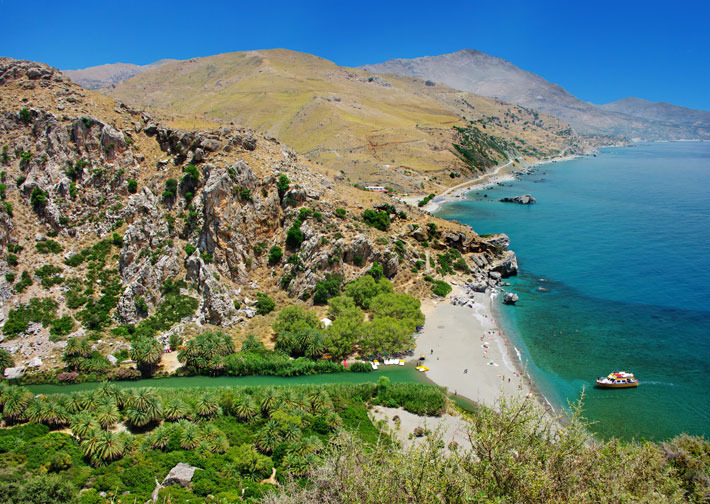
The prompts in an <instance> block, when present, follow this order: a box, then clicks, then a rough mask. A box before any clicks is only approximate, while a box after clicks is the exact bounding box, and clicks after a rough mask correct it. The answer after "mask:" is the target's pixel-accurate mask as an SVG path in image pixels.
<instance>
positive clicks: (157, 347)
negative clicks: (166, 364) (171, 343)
mask: <svg viewBox="0 0 710 504" xmlns="http://www.w3.org/2000/svg"><path fill="white" fill-rule="evenodd" d="M162 355H163V347H162V345H161V344H160V343H159V342H158V340H156V339H154V338H139V339H137V340H136V341H134V342H133V345H132V346H131V359H133V360H134V361H136V364H137V366H138V369H139V370H140V372H141V373H142V374H143V376H150V375H152V374H153V372H154V371H155V368H156V367H157V366H158V364H159V363H160V359H161V357H162Z"/></svg>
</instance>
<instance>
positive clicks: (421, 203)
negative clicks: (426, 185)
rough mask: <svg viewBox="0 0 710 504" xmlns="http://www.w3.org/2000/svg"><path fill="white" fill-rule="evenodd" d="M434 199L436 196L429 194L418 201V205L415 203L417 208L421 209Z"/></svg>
mask: <svg viewBox="0 0 710 504" xmlns="http://www.w3.org/2000/svg"><path fill="white" fill-rule="evenodd" d="M435 197H436V194H434V193H431V194H429V195H427V196H425V197H424V199H422V200H420V201H419V203H417V206H419V207H423V206H424V205H426V204H427V203H429V202H430V201H431V200H432V199H433V198H435Z"/></svg>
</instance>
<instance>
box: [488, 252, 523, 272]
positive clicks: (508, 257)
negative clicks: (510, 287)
mask: <svg viewBox="0 0 710 504" xmlns="http://www.w3.org/2000/svg"><path fill="white" fill-rule="evenodd" d="M491 269H492V271H493V272H498V273H500V274H501V277H502V278H507V277H509V276H515V275H517V274H518V260H517V258H516V257H515V252H513V251H512V250H508V251H506V252H505V255H504V256H503V258H502V259H498V260H497V261H495V262H494V263H493V265H492V268H491Z"/></svg>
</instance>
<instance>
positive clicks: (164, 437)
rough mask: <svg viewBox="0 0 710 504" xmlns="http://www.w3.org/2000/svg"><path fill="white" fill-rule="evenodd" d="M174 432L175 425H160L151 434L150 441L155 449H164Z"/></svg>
mask: <svg viewBox="0 0 710 504" xmlns="http://www.w3.org/2000/svg"><path fill="white" fill-rule="evenodd" d="M172 433H173V426H172V425H171V424H163V425H159V426H158V427H156V428H155V430H154V431H153V432H152V433H151V434H150V437H149V440H148V443H149V445H150V447H151V448H153V449H154V450H163V449H165V447H166V446H168V443H169V442H170V436H171V435H172Z"/></svg>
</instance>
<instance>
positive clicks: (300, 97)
mask: <svg viewBox="0 0 710 504" xmlns="http://www.w3.org/2000/svg"><path fill="white" fill-rule="evenodd" d="M103 92H104V93H106V94H108V95H109V96H112V97H114V98H116V99H119V100H121V101H123V102H125V103H129V104H132V105H135V106H140V107H143V108H150V109H152V110H161V109H164V110H172V111H176V112H178V113H187V114H194V115H202V116H203V117H206V118H211V119H215V120H220V121H224V122H229V121H234V122H237V123H240V124H245V125H248V126H249V127H253V128H257V129H260V130H262V131H265V132H267V134H271V135H274V136H276V137H278V138H280V139H282V140H283V141H285V142H286V143H288V144H289V145H291V146H292V147H294V148H295V149H296V151H297V152H299V153H301V154H303V155H304V156H306V157H308V158H309V159H312V160H314V161H316V162H319V163H322V164H324V165H325V166H328V167H330V168H332V169H336V170H338V171H341V170H342V172H343V174H344V175H345V176H346V177H349V178H350V179H351V180H352V181H353V182H358V183H363V184H366V185H368V184H373V185H386V186H391V187H395V188H397V189H398V190H401V191H403V192H411V191H414V190H423V191H424V192H425V194H429V193H431V192H440V191H441V190H443V189H445V188H446V187H448V186H449V185H451V183H452V181H453V180H452V179H451V178H450V177H449V175H450V174H452V173H453V174H454V177H460V176H469V175H470V174H468V173H467V172H466V169H465V168H464V165H463V164H462V163H461V161H460V159H459V158H458V157H457V156H456V155H455V153H454V152H453V151H452V144H454V143H456V138H457V133H456V131H455V130H454V129H453V126H460V127H463V126H466V125H467V124H469V122H470V121H483V122H484V123H485V124H479V127H480V128H481V129H486V132H487V134H489V135H494V136H500V137H504V138H505V139H507V140H509V141H510V142H509V143H510V145H511V146H512V145H514V146H515V149H516V153H513V152H512V151H511V156H512V157H513V158H519V159H520V160H529V161H536V160H539V159H542V158H546V157H554V156H557V155H559V153H560V152H568V153H582V152H584V151H585V150H587V149H588V146H587V145H586V144H585V142H583V141H581V139H579V138H578V137H577V136H576V134H574V133H573V132H572V131H571V130H570V129H569V126H568V125H567V124H564V123H562V122H560V121H558V120H557V119H554V118H552V117H550V116H548V115H544V114H539V113H538V112H536V111H529V110H525V109H523V108H521V107H516V106H513V105H509V104H504V103H502V102H500V100H495V99H490V98H484V97H480V96H475V95H472V94H470V93H466V92H461V91H457V90H454V89H451V88H449V87H447V86H444V85H437V86H431V85H428V84H427V83H426V82H425V81H423V80H421V79H414V78H409V77H397V76H393V77H388V78H383V77H380V76H377V75H372V74H370V73H367V72H364V71H362V70H357V69H352V68H347V67H340V66H338V65H336V64H335V63H333V62H330V61H328V60H325V59H323V58H320V57H318V56H314V55H310V54H306V53H299V52H296V51H289V50H285V49H272V50H259V51H246V52H236V53H224V54H220V55H215V56H207V57H203V58H193V59H191V60H187V61H180V62H175V63H171V64H168V65H164V66H161V67H159V68H156V69H153V70H151V71H148V72H144V73H141V74H140V75H136V76H135V77H133V78H131V79H129V80H127V81H125V82H122V83H120V84H117V85H116V86H113V87H111V88H109V89H105V90H103ZM500 161H502V162H505V161H507V159H504V158H501V159H500ZM422 184H423V185H424V186H423V187H422Z"/></svg>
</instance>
